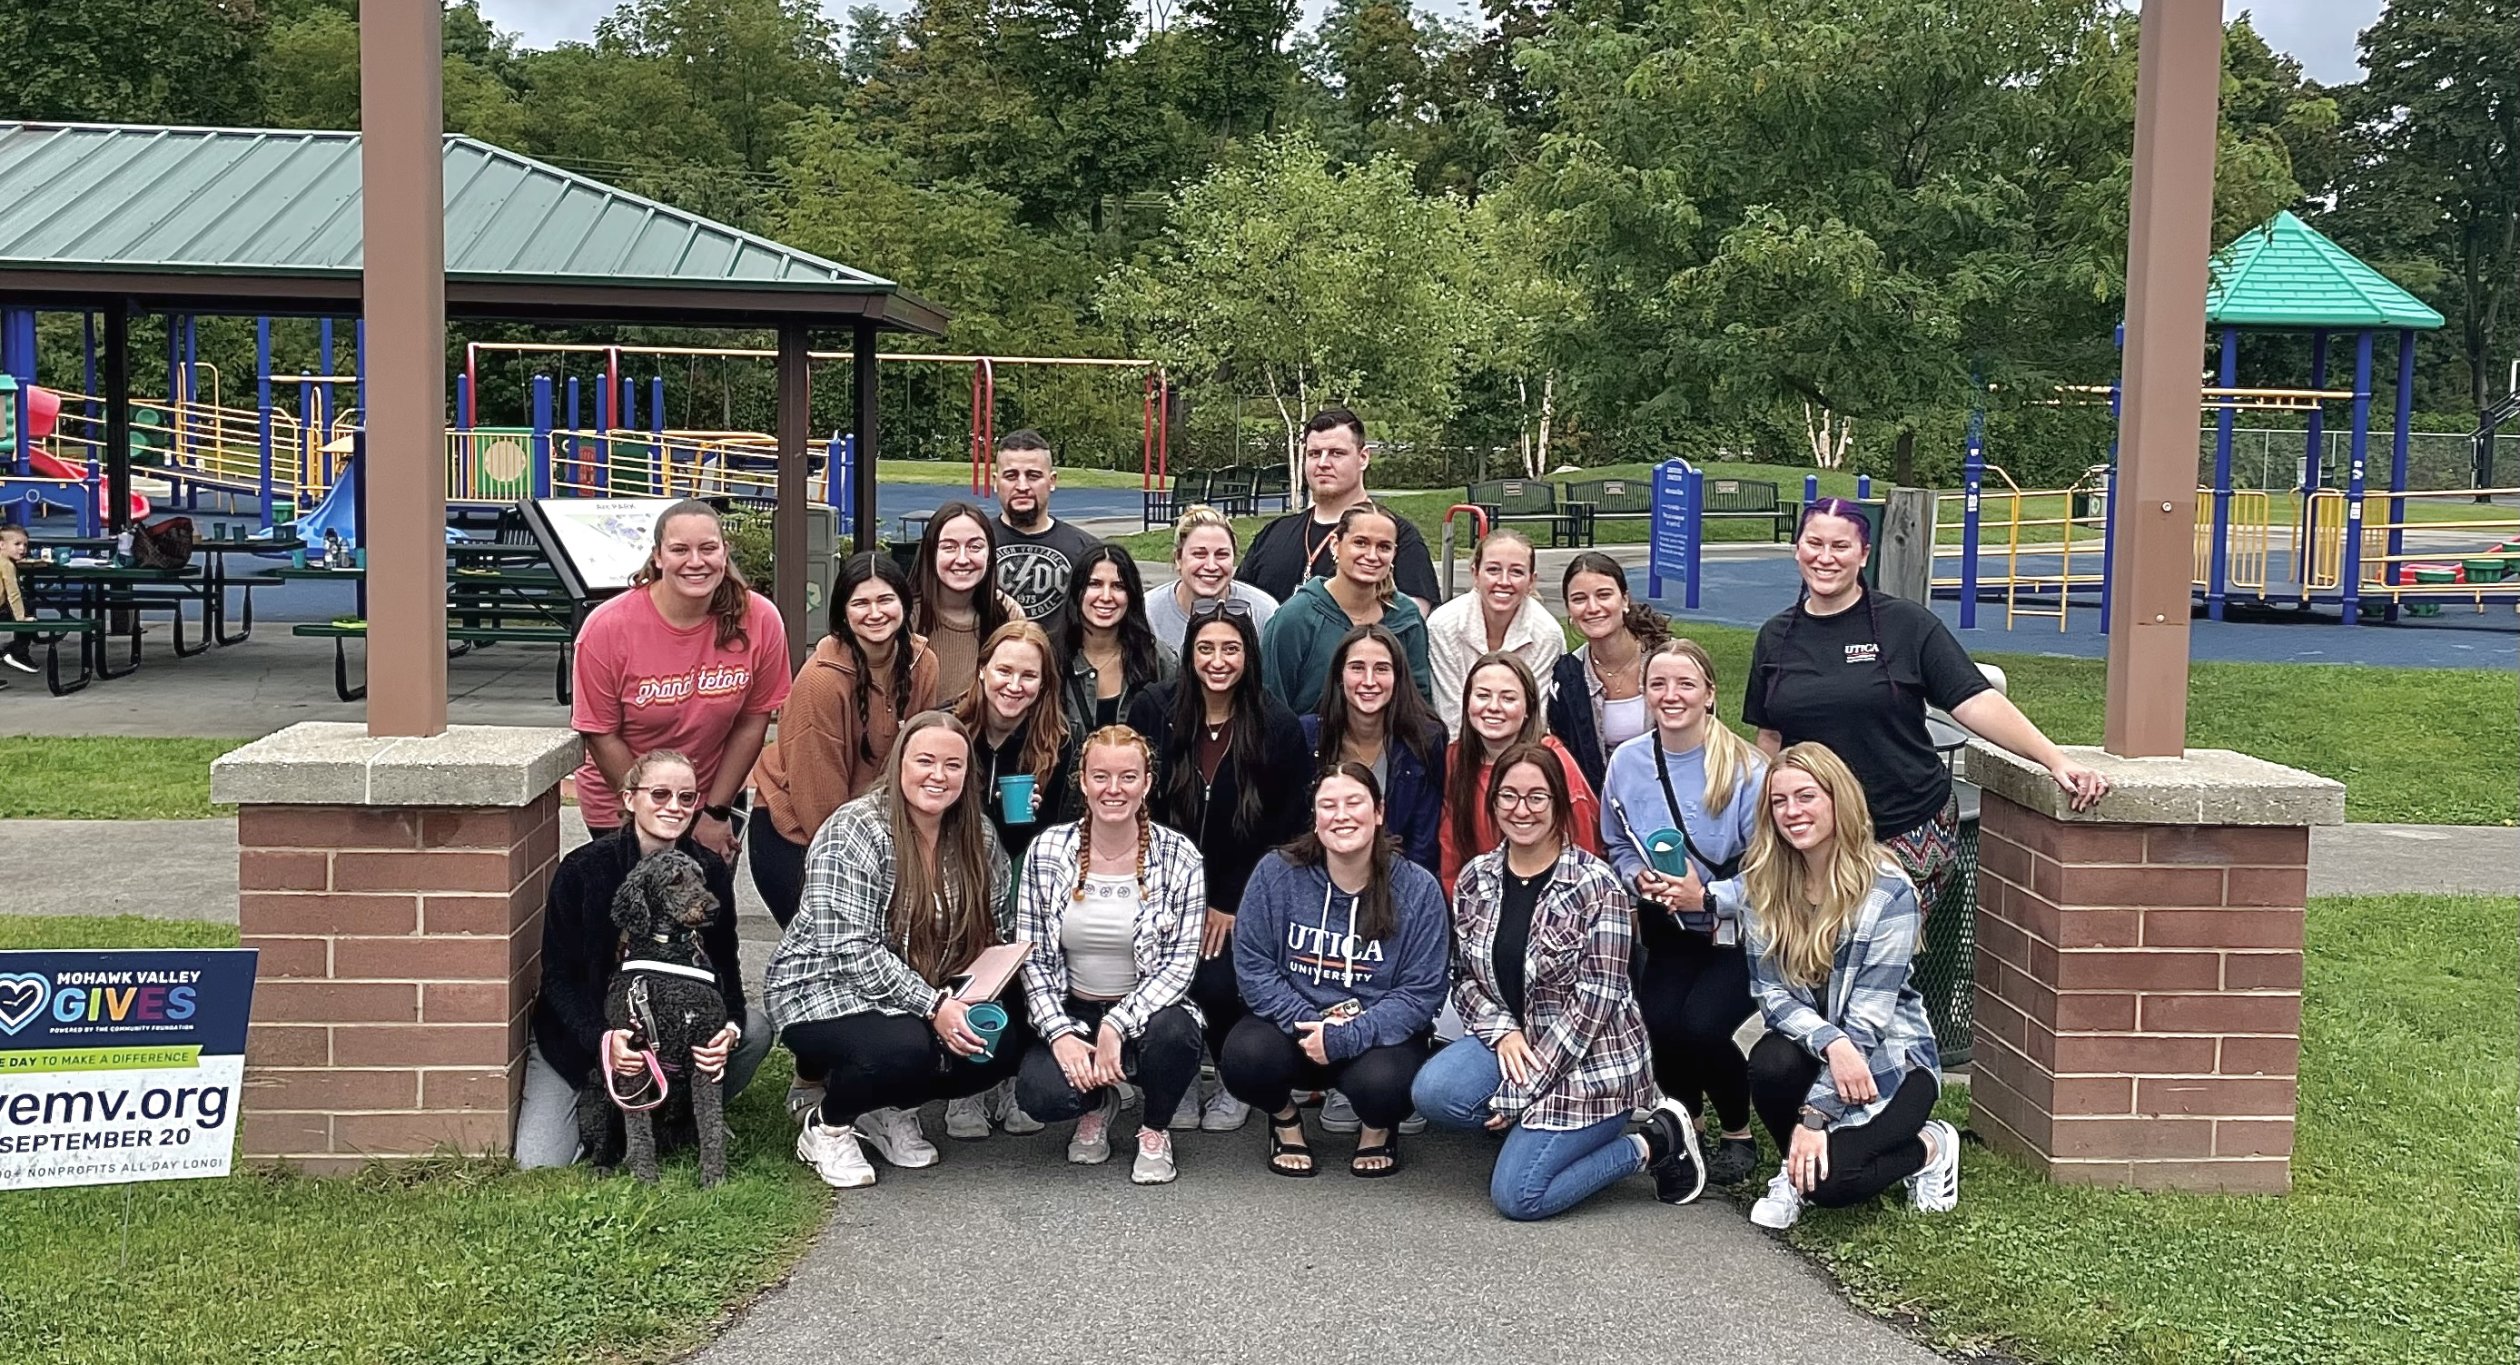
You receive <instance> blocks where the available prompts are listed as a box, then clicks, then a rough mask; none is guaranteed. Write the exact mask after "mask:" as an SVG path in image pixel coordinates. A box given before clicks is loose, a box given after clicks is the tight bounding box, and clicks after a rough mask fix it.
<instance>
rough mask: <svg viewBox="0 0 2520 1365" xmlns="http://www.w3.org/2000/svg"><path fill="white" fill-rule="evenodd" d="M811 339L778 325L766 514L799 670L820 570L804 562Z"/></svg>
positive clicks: (776, 584)
mask: <svg viewBox="0 0 2520 1365" xmlns="http://www.w3.org/2000/svg"><path fill="white" fill-rule="evenodd" d="M810 341H811V338H810V337H808V336H807V335H806V333H805V324H804V323H802V322H782V323H780V324H779V363H778V374H779V394H778V409H779V411H778V430H779V466H778V469H779V488H778V496H779V501H778V505H777V506H776V507H775V508H774V509H773V510H772V511H771V514H770V563H771V574H770V576H771V586H770V600H771V601H772V602H773V603H776V604H777V606H778V608H779V619H780V620H782V621H785V622H787V638H788V666H789V667H790V668H797V667H802V666H803V665H804V662H805V654H806V651H807V650H809V649H810V648H812V646H813V643H814V642H813V641H811V640H808V639H806V638H805V585H806V583H807V581H808V580H810V579H811V578H812V577H813V575H814V574H815V573H817V572H819V571H820V569H821V566H820V565H817V564H809V563H807V562H806V545H805V504H806V502H807V501H808V500H809V495H808V494H807V493H806V491H805V460H806V454H805V447H806V444H807V442H808V441H809V440H810V434H809V425H810V423H811V422H812V420H813V413H812V406H813V376H812V373H811V371H810V370H809V369H808V366H809V365H810V364H811V363H812V362H811V359H810V357H809V356H808V355H807V351H808V350H809V349H810V348H809V345H808V343H809V342H810Z"/></svg>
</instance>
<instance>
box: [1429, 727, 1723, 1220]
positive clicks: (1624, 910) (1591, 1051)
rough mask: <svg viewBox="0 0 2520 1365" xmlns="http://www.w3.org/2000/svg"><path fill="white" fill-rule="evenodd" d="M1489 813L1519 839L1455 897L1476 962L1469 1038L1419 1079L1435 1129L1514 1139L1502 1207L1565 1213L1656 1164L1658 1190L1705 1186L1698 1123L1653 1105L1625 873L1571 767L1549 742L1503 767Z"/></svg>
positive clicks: (1495, 1186)
mask: <svg viewBox="0 0 2520 1365" xmlns="http://www.w3.org/2000/svg"><path fill="white" fill-rule="evenodd" d="M1496 766H1497V774H1496V784H1495V785H1494V786H1492V787H1490V788H1489V789H1488V810H1489V813H1490V815H1491V817H1492V818H1493V819H1494V820H1495V821H1496V823H1497V825H1498V827H1499V828H1501V829H1503V830H1504V832H1505V841H1504V843H1503V844H1501V845H1500V846H1498V847H1496V848H1493V849H1490V850H1489V851H1487V852H1485V853H1482V854H1480V855H1479V856H1478V857H1476V858H1473V859H1471V860H1470V865H1469V866H1468V867H1465V868H1463V869H1462V872H1461V886H1460V890H1459V894H1458V895H1456V896H1455V897H1454V900H1453V929H1454V934H1455V943H1456V944H1457V946H1458V949H1459V951H1458V953H1457V957H1458V959H1459V961H1460V963H1461V973H1460V979H1459V980H1458V981H1457V982H1456V983H1455V984H1454V987H1453V1003H1454V1005H1455V1007H1456V1008H1457V1009H1458V1010H1459V1011H1460V1013H1461V1018H1462V1022H1463V1024H1464V1026H1465V1028H1466V1030H1467V1032H1466V1034H1465V1035H1464V1036H1463V1037H1462V1038H1460V1039H1458V1040H1457V1041H1455V1042H1453V1043H1451V1044H1450V1045H1448V1046H1446V1047H1445V1048H1444V1050H1443V1051H1441V1052H1438V1053H1436V1054H1435V1057H1434V1059H1433V1060H1432V1061H1429V1062H1428V1063H1427V1064H1426V1065H1425V1067H1423V1068H1422V1069H1420V1070H1419V1072H1418V1074H1417V1084H1416V1085H1415V1086H1414V1087H1413V1094H1414V1097H1415V1099H1416V1101H1417V1106H1418V1111H1419V1112H1420V1113H1423V1114H1425V1115H1426V1117H1427V1119H1428V1121H1429V1122H1431V1123H1435V1124H1437V1125H1440V1126H1442V1127H1446V1128H1453V1129H1459V1130H1463V1131H1476V1130H1480V1129H1484V1130H1486V1131H1488V1132H1491V1133H1503V1134H1504V1135H1505V1145H1504V1147H1503V1148H1502V1149H1500V1150H1499V1151H1498V1152H1497V1154H1496V1167H1495V1170H1494V1171H1493V1172H1491V1173H1490V1175H1489V1177H1488V1198H1489V1199H1490V1201H1492V1202H1493V1203H1494V1204H1495V1205H1496V1211H1497V1212H1498V1213H1501V1214H1503V1215H1505V1216H1506V1217H1508V1218H1511V1219H1513V1220H1515V1221H1516V1222H1530V1221H1533V1220H1536V1219H1541V1218H1549V1217H1554V1216H1555V1215H1557V1214H1560V1213H1564V1212H1565V1211H1566V1210H1568V1209H1571V1208H1573V1207H1574V1206H1576V1205H1577V1204H1580V1203H1582V1202H1583V1201H1584V1200H1586V1199H1589V1198H1591V1197H1592V1196H1593V1195H1594V1194H1596V1193H1598V1192H1599V1191H1601V1190H1603V1189H1606V1188H1608V1187H1609V1186H1611V1185H1614V1184H1616V1183H1618V1182H1619V1181H1622V1180H1625V1179H1627V1178H1628V1177H1629V1176H1632V1175H1635V1174H1637V1173H1639V1172H1641V1171H1648V1170H1650V1171H1652V1172H1653V1173H1654V1177H1655V1183H1656V1187H1657V1189H1662V1188H1671V1189H1678V1190H1682V1191H1685V1193H1686V1196H1687V1197H1686V1198H1682V1199H1676V1200H1668V1201H1667V1202H1672V1203H1687V1202H1688V1201H1689V1200H1690V1199H1694V1198H1696V1197H1697V1195H1698V1193H1699V1191H1700V1190H1702V1189H1703V1188H1704V1187H1705V1182H1704V1181H1703V1180H1701V1179H1699V1178H1698V1176H1697V1173H1696V1168H1697V1143H1696V1138H1695V1130H1694V1129H1692V1128H1691V1127H1690V1126H1689V1116H1688V1113H1687V1112H1686V1111H1685V1110H1683V1109H1681V1108H1680V1106H1679V1105H1678V1104H1676V1103H1674V1102H1673V1101H1671V1100H1664V1101H1662V1102H1661V1103H1660V1104H1658V1105H1655V1106H1654V1110H1653V1113H1652V1114H1651V1115H1650V1116H1649V1117H1648V1118H1647V1120H1646V1123H1645V1130H1644V1131H1643V1132H1642V1133H1636V1134H1631V1133H1629V1132H1628V1131H1627V1125H1628V1116H1629V1115H1630V1114H1631V1113H1633V1112H1635V1111H1636V1110H1637V1109H1640V1108H1643V1107H1645V1106H1646V1105H1647V1104H1649V1103H1652V1101H1653V1092H1654V1087H1653V1084H1652V1082H1650V1081H1649V1080H1648V1079H1647V1078H1646V1064H1645V1063H1646V1051H1647V1044H1646V1038H1645V1021H1644V1018H1643V1016H1642V1015H1641V1014H1640V1013H1639V1012H1638V1010H1637V1006H1636V997H1635V996H1634V995H1632V994H1631V993H1630V992H1629V989H1628V950H1629V946H1630V937H1629V928H1628V898H1627V893H1626V891H1625V890H1624V889H1623V888H1621V887H1620V885H1619V878H1618V875H1617V874H1616V873H1614V872H1612V871H1611V870H1610V868H1609V866H1608V865H1607V864H1605V863H1603V862H1602V861H1601V860H1600V859H1599V858H1596V857H1594V856H1592V855H1591V854H1589V853H1586V852H1584V851H1583V850H1582V849H1579V848H1577V847H1576V846H1575V843H1574V840H1573V838H1572V837H1571V836H1572V835H1573V834H1574V832H1575V831H1574V803H1573V802H1571V801H1569V800H1568V799H1567V796H1568V792H1567V787H1566V769H1565V766H1564V765H1563V764H1561V763H1560V762H1559V761H1558V757H1557V755H1555V754H1553V753H1550V752H1549V751H1548V750H1546V749H1544V748H1542V747H1540V746H1539V745H1536V744H1526V745H1522V746H1519V747H1517V748H1514V749H1511V750H1508V751H1507V752H1506V754H1505V755H1504V756H1503V757H1502V758H1500V759H1498V760H1497V765H1496Z"/></svg>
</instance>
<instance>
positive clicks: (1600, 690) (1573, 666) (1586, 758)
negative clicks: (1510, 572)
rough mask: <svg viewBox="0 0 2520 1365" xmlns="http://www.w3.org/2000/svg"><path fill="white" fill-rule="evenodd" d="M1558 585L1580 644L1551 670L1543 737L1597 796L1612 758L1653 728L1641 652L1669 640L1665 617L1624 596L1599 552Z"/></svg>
mask: <svg viewBox="0 0 2520 1365" xmlns="http://www.w3.org/2000/svg"><path fill="white" fill-rule="evenodd" d="M1559 586H1560V587H1561V588H1562V589H1563V590H1564V592H1565V594H1566V621H1567V624H1569V625H1571V626H1573V627H1575V633H1576V634H1578V635H1581V636H1583V637H1584V642H1583V643H1582V644H1580V645H1577V646H1576V647H1575V649H1574V651H1573V652H1572V653H1568V654H1561V655H1559V656H1558V659H1557V663H1556V664H1555V665H1554V666H1553V667H1552V668H1551V670H1550V678H1551V681H1550V685H1549V733H1550V734H1552V735H1555V736H1557V739H1558V742H1559V743H1560V744H1563V745H1565V746H1566V751H1567V752H1568V753H1570V754H1573V755H1574V756H1575V766H1576V767H1577V768H1578V769H1580V770H1582V772H1583V774H1584V781H1585V782H1587V783H1589V784H1591V786H1592V789H1593V790H1594V791H1601V790H1602V789H1603V787H1604V783H1603V780H1602V779H1603V776H1604V773H1605V772H1606V771H1607V769H1608V767H1609V764H1610V754H1611V752H1612V751H1613V750H1615V749H1617V748H1618V747H1619V746H1620V745H1622V744H1625V743H1627V742H1628V741H1629V740H1631V739H1634V738H1636V737H1637V736H1638V735H1641V734H1643V733H1645V732H1646V731H1647V730H1650V729H1652V728H1653V726H1654V722H1653V719H1652V718H1651V717H1650V716H1648V715H1647V714H1646V708H1645V681H1644V679H1645V672H1644V667H1645V654H1646V651H1648V650H1651V649H1652V648H1653V647H1654V646H1656V645H1658V644H1661V643H1662V642H1663V641H1665V640H1668V639H1670V638H1671V618H1670V617H1668V616H1665V615H1663V614H1662V613H1661V612H1658V611H1656V610H1654V609H1653V608H1652V607H1649V606H1647V605H1645V604H1644V603H1642V602H1639V601H1637V600H1636V599H1635V598H1633V597H1630V596H1628V579H1627V570H1626V569H1624V568H1622V567H1620V564H1619V561H1617V560H1615V559H1612V558H1611V557H1610V556H1608V555H1606V554H1603V553H1601V552H1600V551H1599V550H1586V551H1585V552H1583V553H1582V554H1579V555H1577V556H1575V557H1574V558H1573V559H1571V560H1568V561H1567V564H1566V576H1565V577H1564V578H1563V579H1561V580H1560V581H1559Z"/></svg>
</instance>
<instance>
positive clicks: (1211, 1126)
mask: <svg viewBox="0 0 2520 1365" xmlns="http://www.w3.org/2000/svg"><path fill="white" fill-rule="evenodd" d="M1250 1118H1251V1106H1250V1105H1247V1104H1245V1103H1243V1102H1242V1101H1241V1100H1238V1099H1235V1098H1234V1096H1233V1092H1231V1091H1229V1090H1227V1089H1226V1088H1225V1087H1223V1086H1221V1085H1220V1086H1218V1087H1216V1093H1215V1094H1213V1095H1210V1096H1208V1102H1207V1108H1206V1109H1204V1110H1202V1111H1201V1112H1200V1114H1199V1128H1200V1130H1201V1131H1202V1132H1209V1133H1230V1132H1233V1131H1234V1130H1236V1129H1238V1128H1240V1127H1242V1126H1243V1124H1244V1123H1246V1122H1248V1121H1250Z"/></svg>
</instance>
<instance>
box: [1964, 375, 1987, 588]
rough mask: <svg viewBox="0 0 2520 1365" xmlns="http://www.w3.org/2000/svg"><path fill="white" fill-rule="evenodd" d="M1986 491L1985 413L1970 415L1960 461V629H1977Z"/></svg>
mask: <svg viewBox="0 0 2520 1365" xmlns="http://www.w3.org/2000/svg"><path fill="white" fill-rule="evenodd" d="M1985 491H1986V410H1985V409H1984V408H1978V409H1974V410H1972V411H1971V412H1970V413H1969V444H1968V450H1967V453H1966V454H1965V455H1963V456H1962V457H1961V460H1960V628H1961V629H1962V630H1972V629H1975V628H1976V626H1977V606H1978V602H1977V596H1978V529H1979V524H1980V518H1981V516H1982V513H1981V511H1980V509H1979V503H1980V501H1981V500H1982V496H1983V495H1984V493H1985Z"/></svg>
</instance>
